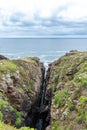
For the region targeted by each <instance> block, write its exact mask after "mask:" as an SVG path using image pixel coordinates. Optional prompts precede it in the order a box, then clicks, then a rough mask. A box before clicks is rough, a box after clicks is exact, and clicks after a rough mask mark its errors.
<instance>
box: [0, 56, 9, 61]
mask: <svg viewBox="0 0 87 130" xmlns="http://www.w3.org/2000/svg"><path fill="white" fill-rule="evenodd" d="M3 59H5V60H7V59H8V58H7V57H5V56H3V55H0V60H3Z"/></svg>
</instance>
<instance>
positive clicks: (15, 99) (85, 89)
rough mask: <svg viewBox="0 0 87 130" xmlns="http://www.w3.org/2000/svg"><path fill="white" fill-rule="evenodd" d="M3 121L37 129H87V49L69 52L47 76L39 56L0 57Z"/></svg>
mask: <svg viewBox="0 0 87 130" xmlns="http://www.w3.org/2000/svg"><path fill="white" fill-rule="evenodd" d="M0 120H1V121H4V123H8V124H10V125H14V126H16V127H21V126H30V127H34V128H37V130H45V129H46V130H86V129H87V52H79V51H70V52H69V53H66V54H65V55H64V56H62V57H60V58H59V59H58V60H56V61H54V62H52V63H51V64H50V65H49V69H48V71H47V75H46V77H45V71H44V66H43V64H42V63H41V62H40V61H39V59H38V58H30V57H27V58H22V59H18V60H9V59H7V58H6V57H4V56H0ZM49 122H50V125H49ZM0 125H2V127H1V126H0V127H1V129H3V128H4V127H3V123H2V122H0ZM47 126H48V127H47ZM6 127H7V126H5V128H6ZM46 127H47V128H46ZM26 129H27V130H30V129H29V128H28V127H27V128H25V129H22V130H26ZM20 130H21V129H20Z"/></svg>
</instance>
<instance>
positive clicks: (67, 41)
mask: <svg viewBox="0 0 87 130" xmlns="http://www.w3.org/2000/svg"><path fill="white" fill-rule="evenodd" d="M70 50H81V51H84V50H85V51H86V50H87V39H79V38H75V39H74V38H0V54H2V55H4V56H6V57H8V58H10V59H15V58H21V57H27V56H33V57H34V56H35V57H39V58H40V60H41V61H43V62H46V63H47V62H48V63H49V62H52V61H53V60H55V59H58V58H59V57H60V56H62V55H64V54H65V53H66V52H69V51H70Z"/></svg>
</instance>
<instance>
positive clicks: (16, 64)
mask: <svg viewBox="0 0 87 130" xmlns="http://www.w3.org/2000/svg"><path fill="white" fill-rule="evenodd" d="M0 59H2V60H1V61H0V102H1V104H0V112H1V114H2V115H3V121H4V122H5V123H9V124H12V125H15V126H17V127H19V126H21V125H23V124H24V120H25V118H26V116H27V114H28V112H29V111H30V109H31V107H32V105H33V104H34V103H35V102H36V100H37V99H38V97H39V93H40V87H41V84H42V75H43V69H44V67H43V64H42V63H41V62H40V61H39V59H38V58H36V57H35V58H31V57H27V58H22V59H18V60H8V59H7V58H5V57H4V56H0ZM3 59H4V60H3ZM35 107H36V106H34V108H35ZM17 120H18V121H19V122H17ZM18 123H20V124H18Z"/></svg>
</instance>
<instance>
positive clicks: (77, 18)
mask: <svg viewBox="0 0 87 130" xmlns="http://www.w3.org/2000/svg"><path fill="white" fill-rule="evenodd" d="M86 5H87V0H0V30H1V31H0V35H1V32H2V31H5V30H6V32H13V33H14V32H16V30H17V31H19V33H20V31H21V32H22V31H24V30H25V31H26V33H27V34H26V35H28V34H30V33H31V32H29V31H32V34H33V32H34V31H35V32H37V34H38V32H39V29H40V31H41V30H42V33H43V30H44V32H45V31H47V32H48V34H50V33H51V34H54V32H59V31H58V30H56V29H58V28H61V27H62V29H61V32H64V30H68V31H69V32H71V31H70V30H73V29H71V27H70V26H66V25H61V24H62V22H74V23H75V22H78V23H80V22H83V24H84V22H85V21H86V20H87V7H86ZM44 20H45V21H44ZM53 20H54V21H56V24H55V23H53V22H52V21H53ZM59 21H60V23H59ZM44 23H45V24H44ZM52 24H54V25H55V26H56V27H55V28H56V29H55V28H53V27H51V25H52ZM33 25H34V26H33ZM43 25H44V26H43ZM47 25H48V26H49V27H47ZM66 28H67V29H66ZM79 28H80V26H79ZM51 29H53V31H52V30H51ZM82 29H83V30H84V26H83V27H82V26H81V29H79V30H82ZM27 30H28V31H27ZM77 30H78V29H77ZM73 32H74V30H73ZM59 33H60V32H59ZM20 34H21V33H20ZM43 35H44V33H43Z"/></svg>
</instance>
